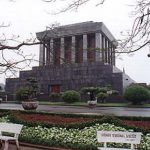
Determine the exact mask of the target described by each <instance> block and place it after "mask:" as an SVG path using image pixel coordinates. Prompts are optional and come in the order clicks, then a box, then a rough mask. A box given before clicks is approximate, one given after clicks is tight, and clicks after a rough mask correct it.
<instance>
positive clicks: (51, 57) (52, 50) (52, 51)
mask: <svg viewBox="0 0 150 150" xmlns="http://www.w3.org/2000/svg"><path fill="white" fill-rule="evenodd" d="M53 45H54V44H53V39H50V64H54V46H53Z"/></svg>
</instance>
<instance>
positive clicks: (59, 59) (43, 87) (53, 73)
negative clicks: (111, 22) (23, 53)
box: [6, 22, 124, 97]
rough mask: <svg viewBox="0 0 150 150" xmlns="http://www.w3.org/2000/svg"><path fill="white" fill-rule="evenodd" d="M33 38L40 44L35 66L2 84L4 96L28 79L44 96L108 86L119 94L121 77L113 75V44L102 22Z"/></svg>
mask: <svg viewBox="0 0 150 150" xmlns="http://www.w3.org/2000/svg"><path fill="white" fill-rule="evenodd" d="M37 38H38V39H39V40H40V41H41V42H42V44H41V45H40V57H39V66H38V67H33V68H32V70H28V71H21V72H20V75H19V77H18V78H8V79H7V80H6V92H7V93H8V94H9V95H11V97H12V96H14V97H15V93H16V90H17V89H19V88H20V87H23V86H25V85H26V79H27V78H29V77H35V78H36V79H37V80H38V85H39V87H40V93H43V94H45V95H49V94H50V93H52V92H55V91H56V92H63V91H66V90H77V91H79V90H80V89H81V88H82V87H90V86H94V87H96V86H101V87H102V86H108V85H111V86H112V87H113V89H115V90H118V91H119V92H120V93H122V92H123V87H124V80H123V79H124V76H123V73H122V72H118V71H114V66H115V47H116V46H117V44H116V43H115V38H114V37H113V35H112V34H111V33H110V31H109V30H108V29H107V28H106V26H105V25H104V24H103V23H102V22H84V23H78V24H73V25H67V26H61V27H58V28H55V29H52V30H49V31H43V32H39V33H37ZM89 49H90V50H91V49H92V51H88V50H89ZM97 50H98V51H97ZM116 70H117V69H116Z"/></svg>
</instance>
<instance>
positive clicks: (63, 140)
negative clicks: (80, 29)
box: [21, 123, 150, 150]
mask: <svg viewBox="0 0 150 150" xmlns="http://www.w3.org/2000/svg"><path fill="white" fill-rule="evenodd" d="M97 130H107V131H127V130H126V129H125V128H122V127H117V126H115V125H113V124H108V123H103V124H101V125H100V124H95V125H94V126H91V127H85V128H84V129H80V130H79V129H68V130H67V129H66V128H58V127H52V128H42V127H41V126H38V127H24V129H23V132H22V134H21V138H22V139H26V140H27V141H28V142H32V141H33V142H34V139H35V141H36V142H37V141H38V142H39V143H38V142H37V144H42V143H43V144H46V145H51V146H57V145H59V146H60V145H61V146H63V147H70V148H78V149H84V147H86V146H89V145H90V146H91V147H93V149H95V148H96V147H97V146H99V143H98V142H97V138H96V131H97ZM128 131H132V130H128ZM40 142H41V143H40ZM77 146H78V147H77ZM111 146H114V147H124V146H126V147H129V146H130V145H129V144H115V143H112V144H111ZM139 148H140V150H150V134H147V135H145V136H143V137H142V140H141V144H140V145H139Z"/></svg>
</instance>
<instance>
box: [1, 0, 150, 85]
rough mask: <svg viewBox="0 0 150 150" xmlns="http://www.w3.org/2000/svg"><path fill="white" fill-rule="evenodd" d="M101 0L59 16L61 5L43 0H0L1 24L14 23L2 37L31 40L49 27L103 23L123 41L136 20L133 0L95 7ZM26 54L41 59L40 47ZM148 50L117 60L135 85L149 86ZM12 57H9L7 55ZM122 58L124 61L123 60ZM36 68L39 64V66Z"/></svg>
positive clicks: (3, 79)
mask: <svg viewBox="0 0 150 150" xmlns="http://www.w3.org/2000/svg"><path fill="white" fill-rule="evenodd" d="M96 2H98V0H91V2H90V3H88V4H87V5H84V6H82V7H80V8H79V9H78V11H71V12H70V11H69V12H66V13H61V14H59V15H52V14H51V13H52V12H54V11H56V10H59V9H61V8H63V7H64V3H63V1H61V3H51V4H50V3H49V4H48V3H44V2H42V1H41V0H15V2H10V1H9V0H0V22H5V23H9V24H11V26H10V27H9V28H5V29H0V34H2V33H5V34H6V35H7V36H11V34H15V35H20V37H21V38H22V39H26V38H28V37H30V35H31V33H32V34H33V35H35V33H36V32H40V31H43V30H45V28H46V26H50V25H51V24H53V23H55V22H58V23H60V25H65V24H72V23H78V22H85V21H96V22H103V23H104V24H105V25H106V26H107V28H108V29H109V30H110V32H111V33H112V34H113V35H114V36H115V38H116V39H120V38H122V37H121V34H120V33H121V31H127V30H129V29H130V28H131V25H132V21H133V17H132V16H131V11H133V10H134V7H133V6H130V5H132V4H133V2H134V0H132V1H131V0H106V2H105V3H104V4H103V5H100V6H98V7H95V4H96ZM24 50H25V52H26V53H33V54H35V55H36V58H37V59H38V57H39V48H38V47H37V46H34V47H30V48H29V47H28V48H27V47H26V48H24ZM148 53H150V51H149V50H148V49H143V50H141V51H139V52H136V53H134V55H133V56H127V55H126V54H124V55H121V56H119V57H118V58H117V60H116V61H117V66H118V67H119V68H120V69H121V70H122V69H123V68H124V69H125V72H126V73H127V74H128V75H129V76H130V77H131V78H132V79H133V80H135V81H136V82H146V83H148V84H150V77H149V76H150V58H148V57H147V54H148ZM8 55H9V54H8ZM120 58H121V59H120ZM32 65H33V66H35V65H38V64H36V63H33V64H32ZM0 82H3V83H4V82H5V77H4V75H0Z"/></svg>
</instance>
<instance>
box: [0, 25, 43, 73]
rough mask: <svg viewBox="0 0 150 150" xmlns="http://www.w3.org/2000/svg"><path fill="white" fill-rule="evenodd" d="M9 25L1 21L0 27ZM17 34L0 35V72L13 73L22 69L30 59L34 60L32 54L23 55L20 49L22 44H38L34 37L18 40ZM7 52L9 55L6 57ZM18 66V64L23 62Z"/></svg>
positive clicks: (27, 64)
mask: <svg viewBox="0 0 150 150" xmlns="http://www.w3.org/2000/svg"><path fill="white" fill-rule="evenodd" d="M6 27H9V25H5V24H4V23H2V24H1V25H0V29H1V30H2V29H3V28H6ZM18 39H19V36H14V35H12V36H11V37H9V38H8V37H7V36H6V35H5V34H2V35H0V74H3V73H6V72H9V71H10V72H11V73H13V74H15V73H16V71H18V70H20V69H23V68H24V67H26V66H29V65H30V63H31V61H33V60H34V55H25V54H24V52H23V51H22V50H21V47H23V46H31V45H36V44H40V42H38V41H37V40H36V39H35V38H32V37H31V38H30V39H27V40H26V41H22V42H20V41H18ZM8 54H9V55H10V56H11V57H8ZM23 63H24V65H21V67H20V64H23Z"/></svg>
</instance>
